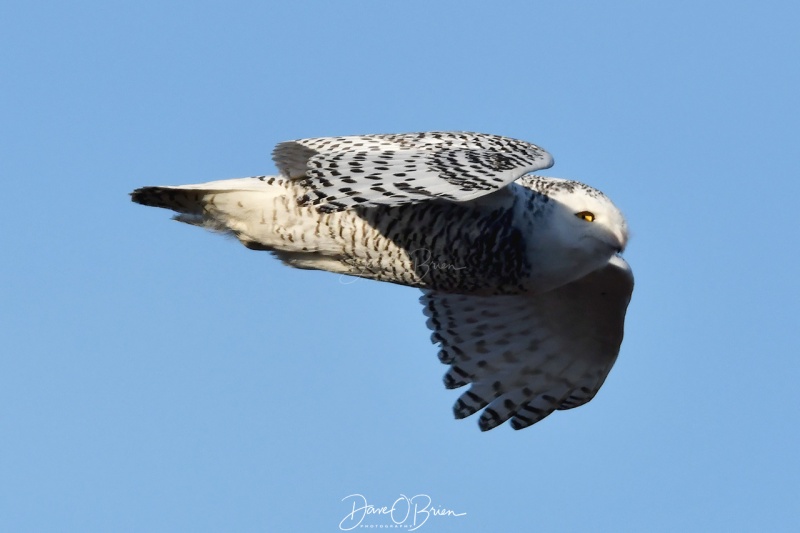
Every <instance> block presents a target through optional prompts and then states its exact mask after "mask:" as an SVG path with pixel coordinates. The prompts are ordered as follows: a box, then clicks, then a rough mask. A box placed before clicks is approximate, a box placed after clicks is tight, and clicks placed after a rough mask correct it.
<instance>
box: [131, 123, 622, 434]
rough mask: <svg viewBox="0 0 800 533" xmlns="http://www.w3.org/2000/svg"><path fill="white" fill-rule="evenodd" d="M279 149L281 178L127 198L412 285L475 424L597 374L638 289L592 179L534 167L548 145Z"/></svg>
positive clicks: (443, 137) (590, 391) (566, 401)
mask: <svg viewBox="0 0 800 533" xmlns="http://www.w3.org/2000/svg"><path fill="white" fill-rule="evenodd" d="M273 159H274V160H275V162H276V164H277V166H278V170H279V172H280V175H279V176H257V177H253V178H242V179H234V180H223V181H216V182H210V183H204V184H199V185H186V186H179V187H144V188H141V189H137V190H136V191H134V192H133V193H132V197H133V200H134V201H135V202H138V203H141V204H144V205H151V206H156V207H164V208H168V209H172V210H174V211H177V212H178V213H179V214H178V215H177V216H176V218H177V219H178V220H181V221H183V222H187V223H190V224H195V225H199V226H203V227H206V228H209V229H212V230H217V231H223V232H226V233H230V234H233V235H234V236H236V237H237V238H238V239H239V240H240V241H241V242H242V243H243V244H244V245H245V246H247V247H249V248H252V249H256V250H267V251H271V252H273V253H274V254H275V255H276V256H278V257H279V258H280V259H281V260H282V261H284V262H285V263H286V264H289V265H291V266H294V267H298V268H308V269H319V270H326V271H330V272H337V273H341V274H349V275H354V276H360V277H365V278H369V279H375V280H378V281H388V282H392V283H399V284H402V285H407V286H411V287H417V288H420V289H422V290H423V291H424V295H423V297H422V299H421V301H422V303H423V305H424V306H425V314H426V315H427V316H428V326H429V327H430V329H432V330H433V337H432V338H433V341H434V342H437V343H439V344H440V346H441V351H440V353H439V357H440V359H441V361H442V362H443V363H446V364H448V365H450V370H449V371H448V372H447V373H446V374H445V380H444V381H445V385H446V386H447V387H449V388H455V387H461V386H466V385H469V384H471V387H470V388H469V390H468V391H466V392H465V393H464V394H462V395H461V397H460V398H459V399H458V400H457V401H456V404H455V406H454V412H455V415H456V417H458V418H463V417H465V416H468V415H471V414H473V413H475V412H477V411H480V410H481V409H483V413H482V414H481V416H480V419H479V425H480V428H481V429H483V430H487V429H492V428H494V427H496V426H498V425H500V424H502V423H503V422H505V421H506V420H511V426H512V427H514V428H515V429H520V428H523V427H527V426H529V425H531V424H534V423H535V422H537V421H539V420H541V419H542V418H544V417H545V416H547V415H549V414H550V413H552V412H553V411H554V410H556V409H569V408H571V407H576V406H578V405H582V404H583V403H586V402H588V401H589V400H590V399H591V398H592V397H593V396H594V395H595V393H596V392H597V390H598V389H599V387H600V386H601V385H602V384H603V381H604V380H605V378H606V376H607V374H608V372H609V370H610V369H611V366H612V365H613V364H614V361H615V359H616V357H617V353H618V352H619V347H620V343H621V342H622V334H623V323H624V317H625V311H626V309H627V306H628V302H629V301H630V295H631V292H632V290H633V276H632V274H631V270H630V268H629V267H628V265H627V263H626V262H625V260H624V259H622V257H621V256H620V255H619V254H620V253H621V252H622V250H623V249H624V248H625V245H626V242H627V238H628V237H627V225H626V223H625V219H624V217H623V216H622V214H621V213H620V211H619V210H618V209H617V208H616V207H615V206H614V204H613V203H611V201H610V200H609V199H608V198H607V197H606V196H605V195H603V194H602V193H601V192H600V191H598V190H596V189H593V188H591V187H589V186H587V185H584V184H581V183H578V182H575V181H569V180H562V179H557V178H546V177H541V176H534V175H530V174H529V173H530V172H534V171H536V170H540V169H543V168H548V167H549V166H551V165H552V157H551V156H550V155H549V154H548V153H547V152H546V151H544V150H543V149H541V148H539V147H538V146H535V145H532V144H529V143H526V142H523V141H518V140H514V139H508V138H504V137H498V136H493V135H485V134H478V133H463V132H455V133H449V132H432V133H413V134H397V135H362V136H351V137H331V138H319V139H304V140H297V141H290V142H285V143H281V144H279V145H278V146H277V147H276V149H275V151H274V154H273Z"/></svg>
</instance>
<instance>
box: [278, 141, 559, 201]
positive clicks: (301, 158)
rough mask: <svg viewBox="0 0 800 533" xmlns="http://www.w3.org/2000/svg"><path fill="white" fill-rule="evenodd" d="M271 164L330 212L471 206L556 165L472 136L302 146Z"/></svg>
mask: <svg viewBox="0 0 800 533" xmlns="http://www.w3.org/2000/svg"><path fill="white" fill-rule="evenodd" d="M272 158H273V160H274V161H275V164H276V165H277V166H278V170H279V171H280V172H281V174H282V175H283V176H285V177H288V178H291V179H298V180H301V181H302V184H303V185H304V187H305V188H306V189H307V193H306V194H305V196H303V197H302V198H301V202H302V203H304V204H312V205H316V206H319V208H320V209H321V210H323V211H336V210H342V209H347V208H350V207H354V206H357V205H364V206H369V205H397V204H402V203H413V202H421V201H425V200H430V199H433V198H440V199H444V200H449V201H455V202H464V201H468V200H472V199H474V198H477V197H479V196H482V195H485V194H489V193H492V192H494V191H497V190H499V189H502V188H503V187H505V186H506V185H508V184H510V183H511V182H513V181H514V180H516V179H518V178H519V177H521V176H522V175H523V174H527V173H529V172H534V171H536V170H541V169H544V168H549V167H550V166H552V165H553V158H552V156H551V155H550V154H548V153H547V152H546V151H545V150H543V149H542V148H540V147H538V146H536V145H534V144H530V143H527V142H524V141H519V140H516V139H510V138H507V137H500V136H497V135H487V134H481V133H469V132H426V133H404V134H387V135H355V136H347V137H320V138H315V139H300V140H296V141H288V142H283V143H280V144H278V146H277V147H276V148H275V150H274V152H273V154H272Z"/></svg>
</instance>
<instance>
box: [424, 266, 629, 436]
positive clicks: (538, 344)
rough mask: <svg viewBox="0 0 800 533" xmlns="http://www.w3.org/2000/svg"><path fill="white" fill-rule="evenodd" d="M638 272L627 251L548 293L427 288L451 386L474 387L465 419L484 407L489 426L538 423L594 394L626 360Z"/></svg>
mask: <svg viewBox="0 0 800 533" xmlns="http://www.w3.org/2000/svg"><path fill="white" fill-rule="evenodd" d="M632 291H633V275H632V273H631V270H630V267H629V266H628V264H627V263H626V262H625V260H624V259H622V258H621V257H620V256H614V257H613V258H612V259H611V261H610V262H609V263H608V265H606V266H605V267H603V268H601V269H600V270H598V271H595V272H593V273H591V274H589V275H588V276H586V277H584V278H582V279H580V280H577V281H574V282H572V283H569V284H567V285H565V286H562V287H559V288H558V289H555V290H553V291H550V292H547V293H544V294H538V295H531V294H525V295H511V296H470V295H458V294H444V293H439V292H435V291H429V292H426V293H425V295H424V296H423V297H422V299H421V301H422V303H423V305H424V306H425V314H426V315H427V316H428V327H429V328H430V329H432V330H433V334H432V336H431V338H432V340H433V342H436V343H439V344H440V347H441V350H440V353H439V359H440V360H441V361H442V362H444V363H446V364H449V365H451V366H450V369H449V370H448V372H447V373H446V374H445V377H444V381H445V385H446V386H447V387H448V388H457V387H461V386H464V385H467V384H471V387H470V388H469V390H467V391H466V392H464V393H463V394H462V395H461V396H460V397H459V398H458V400H456V403H455V405H454V406H453V411H454V414H455V416H456V417H457V418H464V417H466V416H469V415H472V414H474V413H476V412H478V411H480V410H481V409H483V413H482V414H481V416H480V419H479V426H480V428H481V429H482V430H484V431H485V430H488V429H492V428H494V427H497V426H498V425H500V424H502V423H503V422H505V421H507V420H511V426H512V427H513V428H514V429H521V428H524V427H528V426H530V425H532V424H535V423H536V422H538V421H540V420H542V419H543V418H545V417H546V416H548V415H550V414H551V413H552V412H553V411H555V410H557V409H570V408H572V407H577V406H578V405H582V404H584V403H586V402H588V401H589V400H591V399H592V398H593V397H594V395H595V394H596V393H597V391H598V389H599V388H600V386H601V385H602V384H603V382H604V381H605V378H606V376H607V375H608V373H609V371H610V370H611V367H612V366H613V365H614V362H615V361H616V358H617V354H618V353H619V347H620V344H621V343H622V336H623V329H624V321H625V312H626V310H627V307H628V303H629V302H630V297H631V293H632Z"/></svg>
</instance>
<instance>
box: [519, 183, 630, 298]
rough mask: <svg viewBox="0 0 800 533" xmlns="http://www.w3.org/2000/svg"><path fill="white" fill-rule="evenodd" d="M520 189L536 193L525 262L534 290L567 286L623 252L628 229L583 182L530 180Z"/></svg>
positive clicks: (614, 209)
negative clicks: (534, 274)
mask: <svg viewBox="0 0 800 533" xmlns="http://www.w3.org/2000/svg"><path fill="white" fill-rule="evenodd" d="M520 184H521V185H523V186H525V187H526V188H528V189H532V190H534V191H536V193H538V194H537V199H538V200H539V201H537V205H536V209H537V210H538V211H539V212H538V213H537V215H536V217H535V219H534V225H535V227H536V228H537V235H536V239H535V242H534V243H533V244H532V246H531V249H530V259H531V261H532V262H533V263H534V264H535V265H536V266H537V269H538V271H539V272H540V277H539V279H538V280H536V281H535V288H536V289H537V290H542V289H546V290H549V289H551V288H554V287H557V286H560V285H563V284H565V283H569V282H571V281H574V280H576V279H579V278H581V277H583V276H585V275H586V274H588V273H589V272H592V271H594V270H596V269H598V268H601V267H602V266H603V265H605V264H606V263H608V261H609V260H610V258H611V257H612V256H613V255H615V254H617V253H619V252H621V251H622V250H624V249H625V246H626V244H627V242H628V226H627V223H626V222H625V218H624V216H623V215H622V212H620V210H619V209H618V208H617V207H616V206H615V205H614V204H613V203H612V202H611V200H609V199H608V197H607V196H605V195H604V194H603V193H601V192H600V191H598V190H597V189H594V188H592V187H589V186H587V185H584V184H582V183H579V182H576V181H570V180H562V179H558V178H544V177H539V176H535V177H531V178H529V179H527V180H525V181H524V182H523V183H520Z"/></svg>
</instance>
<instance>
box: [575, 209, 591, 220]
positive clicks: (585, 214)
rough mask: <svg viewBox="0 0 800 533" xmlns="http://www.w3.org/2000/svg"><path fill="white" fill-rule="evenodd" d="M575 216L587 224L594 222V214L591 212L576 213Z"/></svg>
mask: <svg viewBox="0 0 800 533" xmlns="http://www.w3.org/2000/svg"><path fill="white" fill-rule="evenodd" d="M575 216H576V217H578V218H580V219H582V220H585V221H586V222H594V213H592V212H591V211H581V212H580V213H575Z"/></svg>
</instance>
